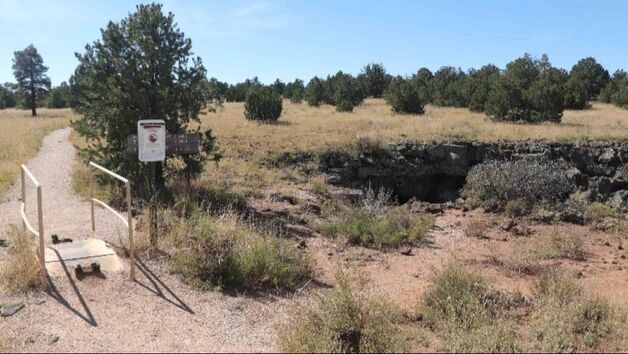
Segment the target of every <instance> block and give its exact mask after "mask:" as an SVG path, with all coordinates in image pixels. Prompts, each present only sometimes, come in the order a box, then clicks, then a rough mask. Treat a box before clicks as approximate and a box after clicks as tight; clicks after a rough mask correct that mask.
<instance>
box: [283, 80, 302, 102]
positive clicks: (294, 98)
mask: <svg viewBox="0 0 628 354" xmlns="http://www.w3.org/2000/svg"><path fill="white" fill-rule="evenodd" d="M304 96H305V86H304V85H303V80H300V79H295V80H294V82H289V83H288V84H287V85H286V88H285V89H284V90H283V97H284V98H287V99H289V100H290V102H292V103H301V102H302V101H303V97H304Z"/></svg>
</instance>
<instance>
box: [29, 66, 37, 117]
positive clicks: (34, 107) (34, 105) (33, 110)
mask: <svg viewBox="0 0 628 354" xmlns="http://www.w3.org/2000/svg"><path fill="white" fill-rule="evenodd" d="M35 95H36V93H35V85H34V84H33V75H31V100H30V101H31V113H32V115H33V117H36V116H37V102H36V101H35Z"/></svg>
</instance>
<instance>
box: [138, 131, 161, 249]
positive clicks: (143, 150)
mask: <svg viewBox="0 0 628 354" xmlns="http://www.w3.org/2000/svg"><path fill="white" fill-rule="evenodd" d="M137 152H138V159H139V160H140V161H142V162H147V163H148V168H149V170H150V187H151V191H152V192H153V193H155V194H158V193H159V192H160V191H158V190H157V188H156V185H157V183H156V182H157V176H156V169H157V163H159V162H162V161H164V160H165V159H166V122H164V121H163V120H154V119H151V120H140V121H138V122H137ZM151 199H152V200H151V201H150V207H149V208H150V210H149V217H150V231H149V232H150V251H149V253H150V256H151V257H153V256H156V255H157V250H158V242H157V198H155V197H153V198H151Z"/></svg>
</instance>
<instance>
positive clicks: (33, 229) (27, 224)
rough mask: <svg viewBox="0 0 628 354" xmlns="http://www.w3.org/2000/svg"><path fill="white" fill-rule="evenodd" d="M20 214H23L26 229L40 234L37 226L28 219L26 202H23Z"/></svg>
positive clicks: (34, 233)
mask: <svg viewBox="0 0 628 354" xmlns="http://www.w3.org/2000/svg"><path fill="white" fill-rule="evenodd" d="M21 204H22V205H21V207H20V214H21V215H22V223H23V224H24V226H26V229H27V230H28V231H29V232H30V233H32V234H33V235H35V236H39V232H38V231H37V230H35V228H34V227H33V226H32V225H31V223H30V222H29V221H28V217H27V216H26V204H24V203H21Z"/></svg>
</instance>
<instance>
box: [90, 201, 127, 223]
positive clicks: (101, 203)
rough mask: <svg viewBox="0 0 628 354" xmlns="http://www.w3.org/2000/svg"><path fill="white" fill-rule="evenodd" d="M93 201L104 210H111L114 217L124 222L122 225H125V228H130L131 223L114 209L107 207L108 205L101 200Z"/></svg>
mask: <svg viewBox="0 0 628 354" xmlns="http://www.w3.org/2000/svg"><path fill="white" fill-rule="evenodd" d="M91 200H92V201H94V202H96V203H98V204H100V206H102V207H103V208H105V209H107V210H109V211H110V212H111V213H112V214H113V215H114V216H116V217H117V218H118V219H120V221H122V223H124V226H126V227H129V223H128V222H127V221H126V220H124V216H122V214H120V213H118V212H117V211H115V210H114V209H113V208H112V207H110V206H109V205H107V203H105V202H103V201H102V200H100V199H96V198H92V199H91Z"/></svg>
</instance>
